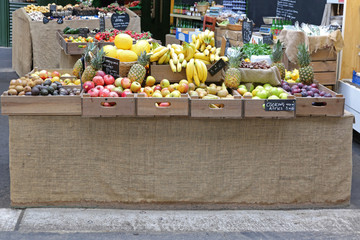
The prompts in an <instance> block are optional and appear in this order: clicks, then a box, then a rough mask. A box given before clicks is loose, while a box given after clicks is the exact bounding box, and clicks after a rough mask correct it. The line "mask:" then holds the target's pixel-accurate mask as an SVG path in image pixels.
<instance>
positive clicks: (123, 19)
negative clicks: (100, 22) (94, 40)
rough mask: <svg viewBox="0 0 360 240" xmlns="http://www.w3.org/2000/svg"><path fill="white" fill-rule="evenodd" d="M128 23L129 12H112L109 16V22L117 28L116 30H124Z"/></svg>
mask: <svg viewBox="0 0 360 240" xmlns="http://www.w3.org/2000/svg"><path fill="white" fill-rule="evenodd" d="M129 23H130V17H129V14H127V13H123V14H118V13H114V14H113V15H112V16H111V24H112V25H113V28H115V29H117V30H125V29H126V28H127V27H128V26H129Z"/></svg>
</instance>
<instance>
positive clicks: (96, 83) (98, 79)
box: [93, 76, 105, 86]
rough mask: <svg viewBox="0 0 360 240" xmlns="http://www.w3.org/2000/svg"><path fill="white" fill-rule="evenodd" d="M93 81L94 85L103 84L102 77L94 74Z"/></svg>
mask: <svg viewBox="0 0 360 240" xmlns="http://www.w3.org/2000/svg"><path fill="white" fill-rule="evenodd" d="M93 82H94V83H95V85H96V86H98V85H101V86H104V83H105V82H104V79H103V78H102V77H101V76H95V77H94V78H93Z"/></svg>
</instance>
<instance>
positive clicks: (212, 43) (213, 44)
mask: <svg viewBox="0 0 360 240" xmlns="http://www.w3.org/2000/svg"><path fill="white" fill-rule="evenodd" d="M210 45H211V46H212V47H215V39H214V38H212V39H211V40H210Z"/></svg>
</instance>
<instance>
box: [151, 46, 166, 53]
mask: <svg viewBox="0 0 360 240" xmlns="http://www.w3.org/2000/svg"><path fill="white" fill-rule="evenodd" d="M163 49H165V47H164V46H160V47H158V48H156V49H155V50H154V51H152V54H153V55H154V54H155V53H157V52H160V51H161V50H163Z"/></svg>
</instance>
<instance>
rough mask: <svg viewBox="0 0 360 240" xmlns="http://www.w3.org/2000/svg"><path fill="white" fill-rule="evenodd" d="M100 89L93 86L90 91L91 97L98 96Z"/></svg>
mask: <svg viewBox="0 0 360 240" xmlns="http://www.w3.org/2000/svg"><path fill="white" fill-rule="evenodd" d="M99 93H100V91H99V90H98V89H96V88H92V89H90V90H89V91H88V94H90V96H91V97H98V96H99Z"/></svg>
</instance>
